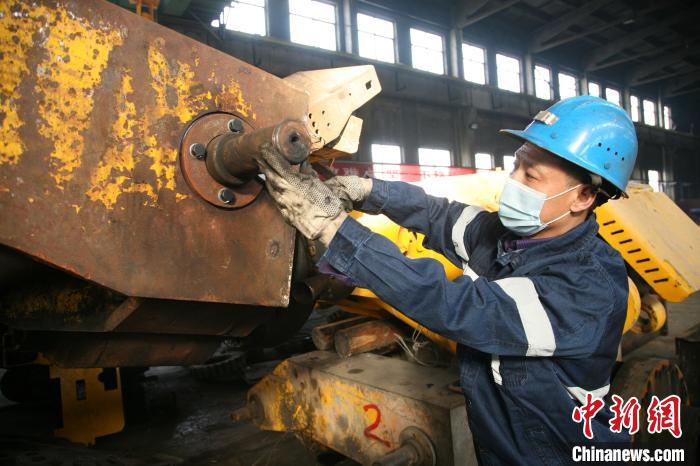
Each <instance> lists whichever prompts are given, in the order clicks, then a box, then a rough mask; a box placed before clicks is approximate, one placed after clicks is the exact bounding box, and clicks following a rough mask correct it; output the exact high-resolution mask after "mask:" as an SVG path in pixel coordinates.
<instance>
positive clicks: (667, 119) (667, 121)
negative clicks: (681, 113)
mask: <svg viewBox="0 0 700 466" xmlns="http://www.w3.org/2000/svg"><path fill="white" fill-rule="evenodd" d="M664 128H666V129H673V120H672V119H671V109H670V108H669V107H667V106H666V105H664Z"/></svg>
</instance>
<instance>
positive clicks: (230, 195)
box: [218, 188, 236, 204]
mask: <svg viewBox="0 0 700 466" xmlns="http://www.w3.org/2000/svg"><path fill="white" fill-rule="evenodd" d="M218 197H219V200H220V201H221V202H223V203H224V204H231V203H232V202H233V201H235V200H236V195H235V194H234V192H233V191H232V190H230V189H229V188H221V189H220V190H219V196H218Z"/></svg>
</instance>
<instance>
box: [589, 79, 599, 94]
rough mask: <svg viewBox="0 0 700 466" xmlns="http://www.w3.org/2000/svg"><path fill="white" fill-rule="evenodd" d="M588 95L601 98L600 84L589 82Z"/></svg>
mask: <svg viewBox="0 0 700 466" xmlns="http://www.w3.org/2000/svg"><path fill="white" fill-rule="evenodd" d="M588 95H592V96H595V97H600V84H598V83H591V82H589V83H588Z"/></svg>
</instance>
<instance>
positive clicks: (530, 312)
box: [493, 277, 557, 356]
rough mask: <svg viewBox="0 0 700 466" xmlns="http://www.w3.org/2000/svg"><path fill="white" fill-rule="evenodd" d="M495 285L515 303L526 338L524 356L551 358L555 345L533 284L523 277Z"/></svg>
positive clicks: (547, 318)
mask: <svg viewBox="0 0 700 466" xmlns="http://www.w3.org/2000/svg"><path fill="white" fill-rule="evenodd" d="M493 283H496V284H497V285H498V286H500V287H501V289H502V290H503V291H504V292H505V293H506V294H507V295H508V296H510V298H512V299H513V301H515V306H516V307H517V308H518V314H519V315H520V321H521V322H522V324H523V329H524V330H525V337H526V338H527V346H528V348H527V353H526V354H525V355H526V356H551V355H552V354H554V350H555V349H556V347H557V345H556V342H555V340H554V330H552V323H551V322H550V321H549V317H548V316H547V312H546V311H545V310H544V307H543V306H542V303H541V302H540V298H539V295H538V294H537V290H535V284H534V283H532V280H530V279H529V278H525V277H509V278H502V279H500V280H496V281H494V282H493Z"/></svg>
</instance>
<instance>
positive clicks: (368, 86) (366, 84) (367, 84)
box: [365, 81, 372, 89]
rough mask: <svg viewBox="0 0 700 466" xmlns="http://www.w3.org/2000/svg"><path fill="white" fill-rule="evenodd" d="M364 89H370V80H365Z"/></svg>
mask: <svg viewBox="0 0 700 466" xmlns="http://www.w3.org/2000/svg"><path fill="white" fill-rule="evenodd" d="M365 89H372V81H367V82H366V83H365Z"/></svg>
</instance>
